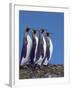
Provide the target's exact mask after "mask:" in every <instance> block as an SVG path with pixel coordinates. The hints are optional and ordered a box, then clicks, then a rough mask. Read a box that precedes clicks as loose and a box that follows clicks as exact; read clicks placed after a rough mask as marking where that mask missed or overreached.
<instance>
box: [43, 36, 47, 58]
mask: <svg viewBox="0 0 72 90" xmlns="http://www.w3.org/2000/svg"><path fill="white" fill-rule="evenodd" d="M43 49H44V57H45V55H46V41H45V38H44V37H43Z"/></svg>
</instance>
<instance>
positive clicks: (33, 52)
mask: <svg viewBox="0 0 72 90" xmlns="http://www.w3.org/2000/svg"><path fill="white" fill-rule="evenodd" d="M36 32H37V31H36V30H32V42H33V43H32V50H31V57H30V59H31V63H32V64H34V63H35V61H36V57H37V50H38V37H37V35H36Z"/></svg>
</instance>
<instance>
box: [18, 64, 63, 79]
mask: <svg viewBox="0 0 72 90" xmlns="http://www.w3.org/2000/svg"><path fill="white" fill-rule="evenodd" d="M53 77H64V66H63V65H59V64H58V65H52V64H49V65H48V66H41V67H38V66H37V67H35V68H34V69H33V68H32V67H31V66H29V65H28V66H24V67H23V68H19V79H28V78H53Z"/></svg>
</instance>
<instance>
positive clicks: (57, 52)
mask: <svg viewBox="0 0 72 90" xmlns="http://www.w3.org/2000/svg"><path fill="white" fill-rule="evenodd" d="M26 26H29V27H30V28H35V29H36V30H39V29H41V28H44V29H46V30H48V31H49V32H50V33H51V38H52V42H53V55H52V59H51V61H50V63H52V64H64V13H61V12H39V11H22V10H20V11H19V56H20V54H21V50H22V45H23V34H24V30H25V28H26Z"/></svg>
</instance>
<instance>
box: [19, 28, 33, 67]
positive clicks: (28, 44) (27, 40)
mask: <svg viewBox="0 0 72 90" xmlns="http://www.w3.org/2000/svg"><path fill="white" fill-rule="evenodd" d="M29 31H30V28H28V27H27V28H26V31H25V35H24V40H23V48H22V53H21V60H20V66H23V65H25V64H28V63H29V60H30V53H31V48H32V39H31V37H30V35H29Z"/></svg>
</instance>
